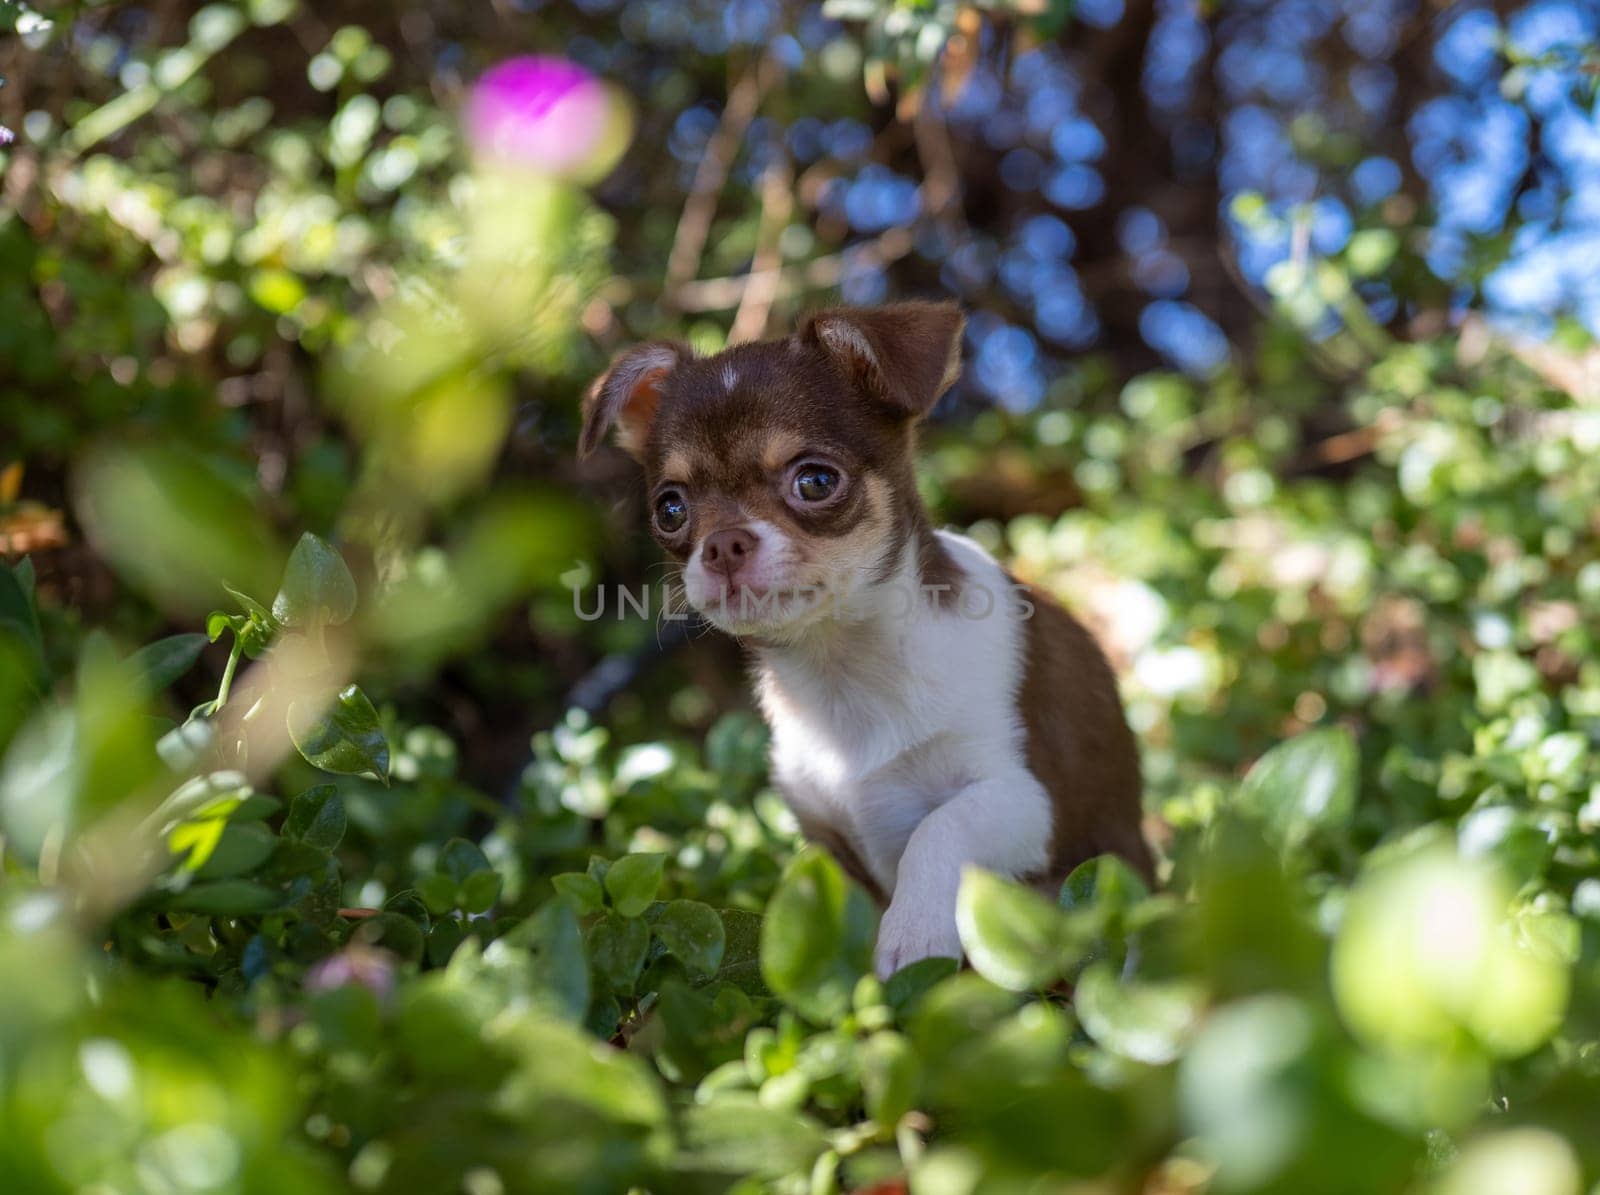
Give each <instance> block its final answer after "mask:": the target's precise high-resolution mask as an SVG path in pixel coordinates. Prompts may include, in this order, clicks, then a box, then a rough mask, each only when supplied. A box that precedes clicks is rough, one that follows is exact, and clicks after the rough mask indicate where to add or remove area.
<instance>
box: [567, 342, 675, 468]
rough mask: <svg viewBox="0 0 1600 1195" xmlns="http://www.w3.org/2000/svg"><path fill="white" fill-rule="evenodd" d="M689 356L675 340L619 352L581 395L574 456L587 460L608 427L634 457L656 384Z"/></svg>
mask: <svg viewBox="0 0 1600 1195" xmlns="http://www.w3.org/2000/svg"><path fill="white" fill-rule="evenodd" d="M692 355H693V354H692V352H691V350H690V348H689V346H688V345H686V344H680V343H678V342H677V341H656V342H654V343H651V344H641V345H639V346H638V347H636V348H631V349H629V350H628V351H627V352H625V353H619V354H618V355H617V356H616V357H615V358H614V359H613V360H612V362H611V368H609V369H607V370H606V371H605V373H603V374H601V375H600V376H599V377H598V378H596V379H595V380H594V385H592V386H590V387H589V392H588V393H587V394H585V395H584V396H583V431H582V433H581V434H580V435H579V437H578V455H579V456H580V457H585V456H588V455H589V454H590V453H591V452H593V451H594V450H595V449H596V448H598V447H599V446H600V441H601V440H603V439H604V438H605V434H606V430H607V429H608V428H609V427H610V426H611V425H612V424H613V423H614V424H616V425H617V443H618V444H619V445H620V446H621V447H622V449H623V451H625V452H626V453H628V455H629V456H632V457H634V458H635V459H639V458H640V457H641V456H642V454H643V452H644V444H645V440H646V438H647V437H648V436H649V434H650V424H651V423H652V422H654V420H655V417H656V406H657V404H658V403H659V402H660V401H661V385H662V383H663V382H665V381H666V380H667V375H669V374H670V373H671V372H672V371H673V370H674V369H676V368H678V366H679V365H681V364H683V363H684V362H685V361H687V360H688V359H689V358H690V357H691V356H692Z"/></svg>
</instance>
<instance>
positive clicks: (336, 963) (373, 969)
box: [305, 942, 394, 1002]
mask: <svg viewBox="0 0 1600 1195" xmlns="http://www.w3.org/2000/svg"><path fill="white" fill-rule="evenodd" d="M352 983H354V984H360V985H361V986H362V987H364V988H366V989H367V990H368V991H369V992H371V993H372V994H373V995H374V996H376V997H377V998H378V999H379V1000H380V1001H385V1002H386V1001H387V1000H388V999H389V997H390V996H391V995H393V993H394V956H393V955H392V954H390V953H389V952H388V951H387V950H379V949H377V948H375V947H372V946H363V945H362V944H360V943H359V942H357V943H352V944H350V945H349V946H346V947H345V948H344V949H343V950H341V951H340V952H339V953H338V954H330V955H329V956H328V957H327V958H325V959H323V960H322V961H321V962H319V963H317V965H316V966H314V967H312V968H311V970H310V971H309V972H307V973H306V978H305V985H306V989H307V990H308V991H312V992H327V991H332V990H333V989H334V988H342V987H344V986H345V985H346V984H352Z"/></svg>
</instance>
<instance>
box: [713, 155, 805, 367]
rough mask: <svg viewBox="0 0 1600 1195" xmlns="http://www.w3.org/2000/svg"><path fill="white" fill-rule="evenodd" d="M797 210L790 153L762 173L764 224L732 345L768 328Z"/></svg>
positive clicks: (758, 335) (730, 332) (735, 319)
mask: <svg viewBox="0 0 1600 1195" xmlns="http://www.w3.org/2000/svg"><path fill="white" fill-rule="evenodd" d="M793 211H794V169H793V166H792V165H791V163H790V162H789V155H788V154H787V153H785V152H784V151H782V150H779V151H778V158H777V160H776V161H775V162H773V164H772V165H771V166H769V167H768V168H767V170H766V173H765V174H763V175H762V176H761V223H760V226H759V227H758V228H757V229H756V251H755V255H754V257H752V258H751V259H750V279H751V280H750V281H749V282H747V283H746V284H745V288H744V294H743V295H741V296H740V298H739V310H738V312H737V313H736V314H735V315H734V317H733V327H732V328H730V329H729V330H728V343H729V344H742V343H744V342H745V341H747V340H760V339H761V337H762V335H763V334H764V333H765V332H766V330H767V320H768V318H769V317H770V316H771V315H772V305H773V303H775V302H776V301H777V298H778V285H779V283H780V281H781V280H782V277H783V271H782V266H783V250H782V247H781V246H780V244H779V241H780V238H781V237H782V236H783V230H784V229H785V228H787V227H788V226H789V216H790V213H792V212H793Z"/></svg>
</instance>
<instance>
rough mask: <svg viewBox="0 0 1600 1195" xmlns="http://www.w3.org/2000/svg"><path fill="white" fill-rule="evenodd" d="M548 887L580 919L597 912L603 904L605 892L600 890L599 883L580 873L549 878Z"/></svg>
mask: <svg viewBox="0 0 1600 1195" xmlns="http://www.w3.org/2000/svg"><path fill="white" fill-rule="evenodd" d="M550 885H551V887H553V888H554V889H555V890H556V893H557V894H558V895H559V896H561V897H563V898H564V899H565V900H566V901H567V902H568V903H569V904H571V905H572V910H573V912H575V913H577V914H578V916H580V917H587V916H588V915H589V914H590V913H596V912H599V910H600V907H601V906H602V905H603V904H604V903H605V899H606V897H605V890H604V889H603V888H601V886H600V881H599V880H597V879H595V878H594V877H593V876H591V875H586V874H585V873H583V872H581V871H566V872H562V873H561V874H560V875H557V876H551V877H550Z"/></svg>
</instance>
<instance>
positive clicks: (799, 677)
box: [759, 536, 1022, 891]
mask: <svg viewBox="0 0 1600 1195" xmlns="http://www.w3.org/2000/svg"><path fill="white" fill-rule="evenodd" d="M941 538H944V539H946V542H947V544H948V546H949V547H950V548H951V549H952V554H953V555H954V556H955V559H956V560H957V561H958V562H959V563H960V564H961V566H962V567H963V571H965V572H966V574H967V577H968V580H969V581H970V582H972V583H974V584H982V585H984V586H986V587H988V588H989V589H991V590H998V591H999V592H1001V593H1002V595H1003V593H1004V590H1003V589H1001V588H1000V587H1002V586H1004V585H1005V584H1006V583H1007V578H1006V577H1005V575H1004V573H1003V572H1001V570H1000V569H999V568H998V566H996V565H995V564H994V563H993V562H992V561H991V560H989V559H988V557H987V556H986V555H984V554H982V552H981V549H979V548H977V546H976V545H974V544H971V542H970V541H967V540H961V539H959V538H957V537H954V536H948V537H946V536H941ZM841 634H842V635H843V637H844V638H843V641H841V642H838V643H835V644H834V645H833V648H832V650H830V651H829V652H827V653H825V654H824V653H818V652H813V653H772V654H764V655H763V657H762V667H761V670H760V684H759V695H760V698H761V704H762V707H763V710H764V711H765V713H766V716H767V721H768V723H769V724H770V726H771V728H772V734H773V741H772V770H773V779H774V780H775V781H776V782H777V784H778V786H779V787H780V788H781V789H782V790H783V793H784V796H785V797H786V798H787V800H788V802H789V804H790V806H791V807H792V808H793V809H794V812H795V814H796V816H797V817H798V818H799V819H800V821H801V823H802V825H803V826H807V827H811V828H816V827H823V828H826V829H827V830H829V831H831V832H833V833H835V834H838V835H841V836H843V837H844V838H845V839H847V840H848V841H849V843H850V845H851V846H852V847H853V848H854V849H855V850H856V851H857V853H858V854H859V855H860V856H861V857H862V859H863V861H864V862H865V863H866V864H867V866H869V867H870V868H871V870H872V871H873V873H874V875H875V877H876V878H877V880H878V882H879V883H880V885H881V886H882V887H883V888H884V889H885V891H889V890H892V888H893V883H894V874H895V867H896V864H897V862H898V859H899V856H900V853H901V851H902V850H903V849H904V847H905V844H906V841H907V840H908V839H909V838H910V835H911V833H912V831H913V830H915V829H916V827H917V824H918V823H919V822H920V821H921V820H922V819H923V818H924V817H926V816H927V814H928V813H929V812H931V811H932V810H933V809H934V808H937V807H938V805H940V804H941V803H942V802H944V801H945V800H947V799H948V798H949V797H951V796H953V795H954V794H955V793H956V792H958V791H959V790H960V789H961V788H963V787H964V786H966V785H968V784H971V783H972V782H973V781H975V780H977V779H979V778H980V777H982V776H984V775H986V774H989V773H991V772H992V771H993V770H995V768H996V767H997V766H999V767H1007V766H1011V765H1013V764H1016V763H1019V762H1020V757H1021V754H1022V743H1021V733H1020V726H1019V724H1018V721H1017V718H1016V715H1015V695H1016V689H1017V684H1018V679H1019V676H1020V662H1021V649H1020V643H1019V641H1018V630H1017V627H1016V625H1015V623H1014V622H1011V621H1010V620H1007V619H1003V618H985V619H972V618H964V617H962V616H961V615H960V614H959V613H955V612H951V611H948V610H940V609H937V608H934V607H932V606H926V607H918V608H917V609H916V610H914V611H913V612H911V614H910V615H909V616H908V617H906V618H904V619H899V620H884V621H878V622H876V623H872V624H863V625H861V626H858V627H853V628H847V629H845V630H844V631H842V632H841Z"/></svg>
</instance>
